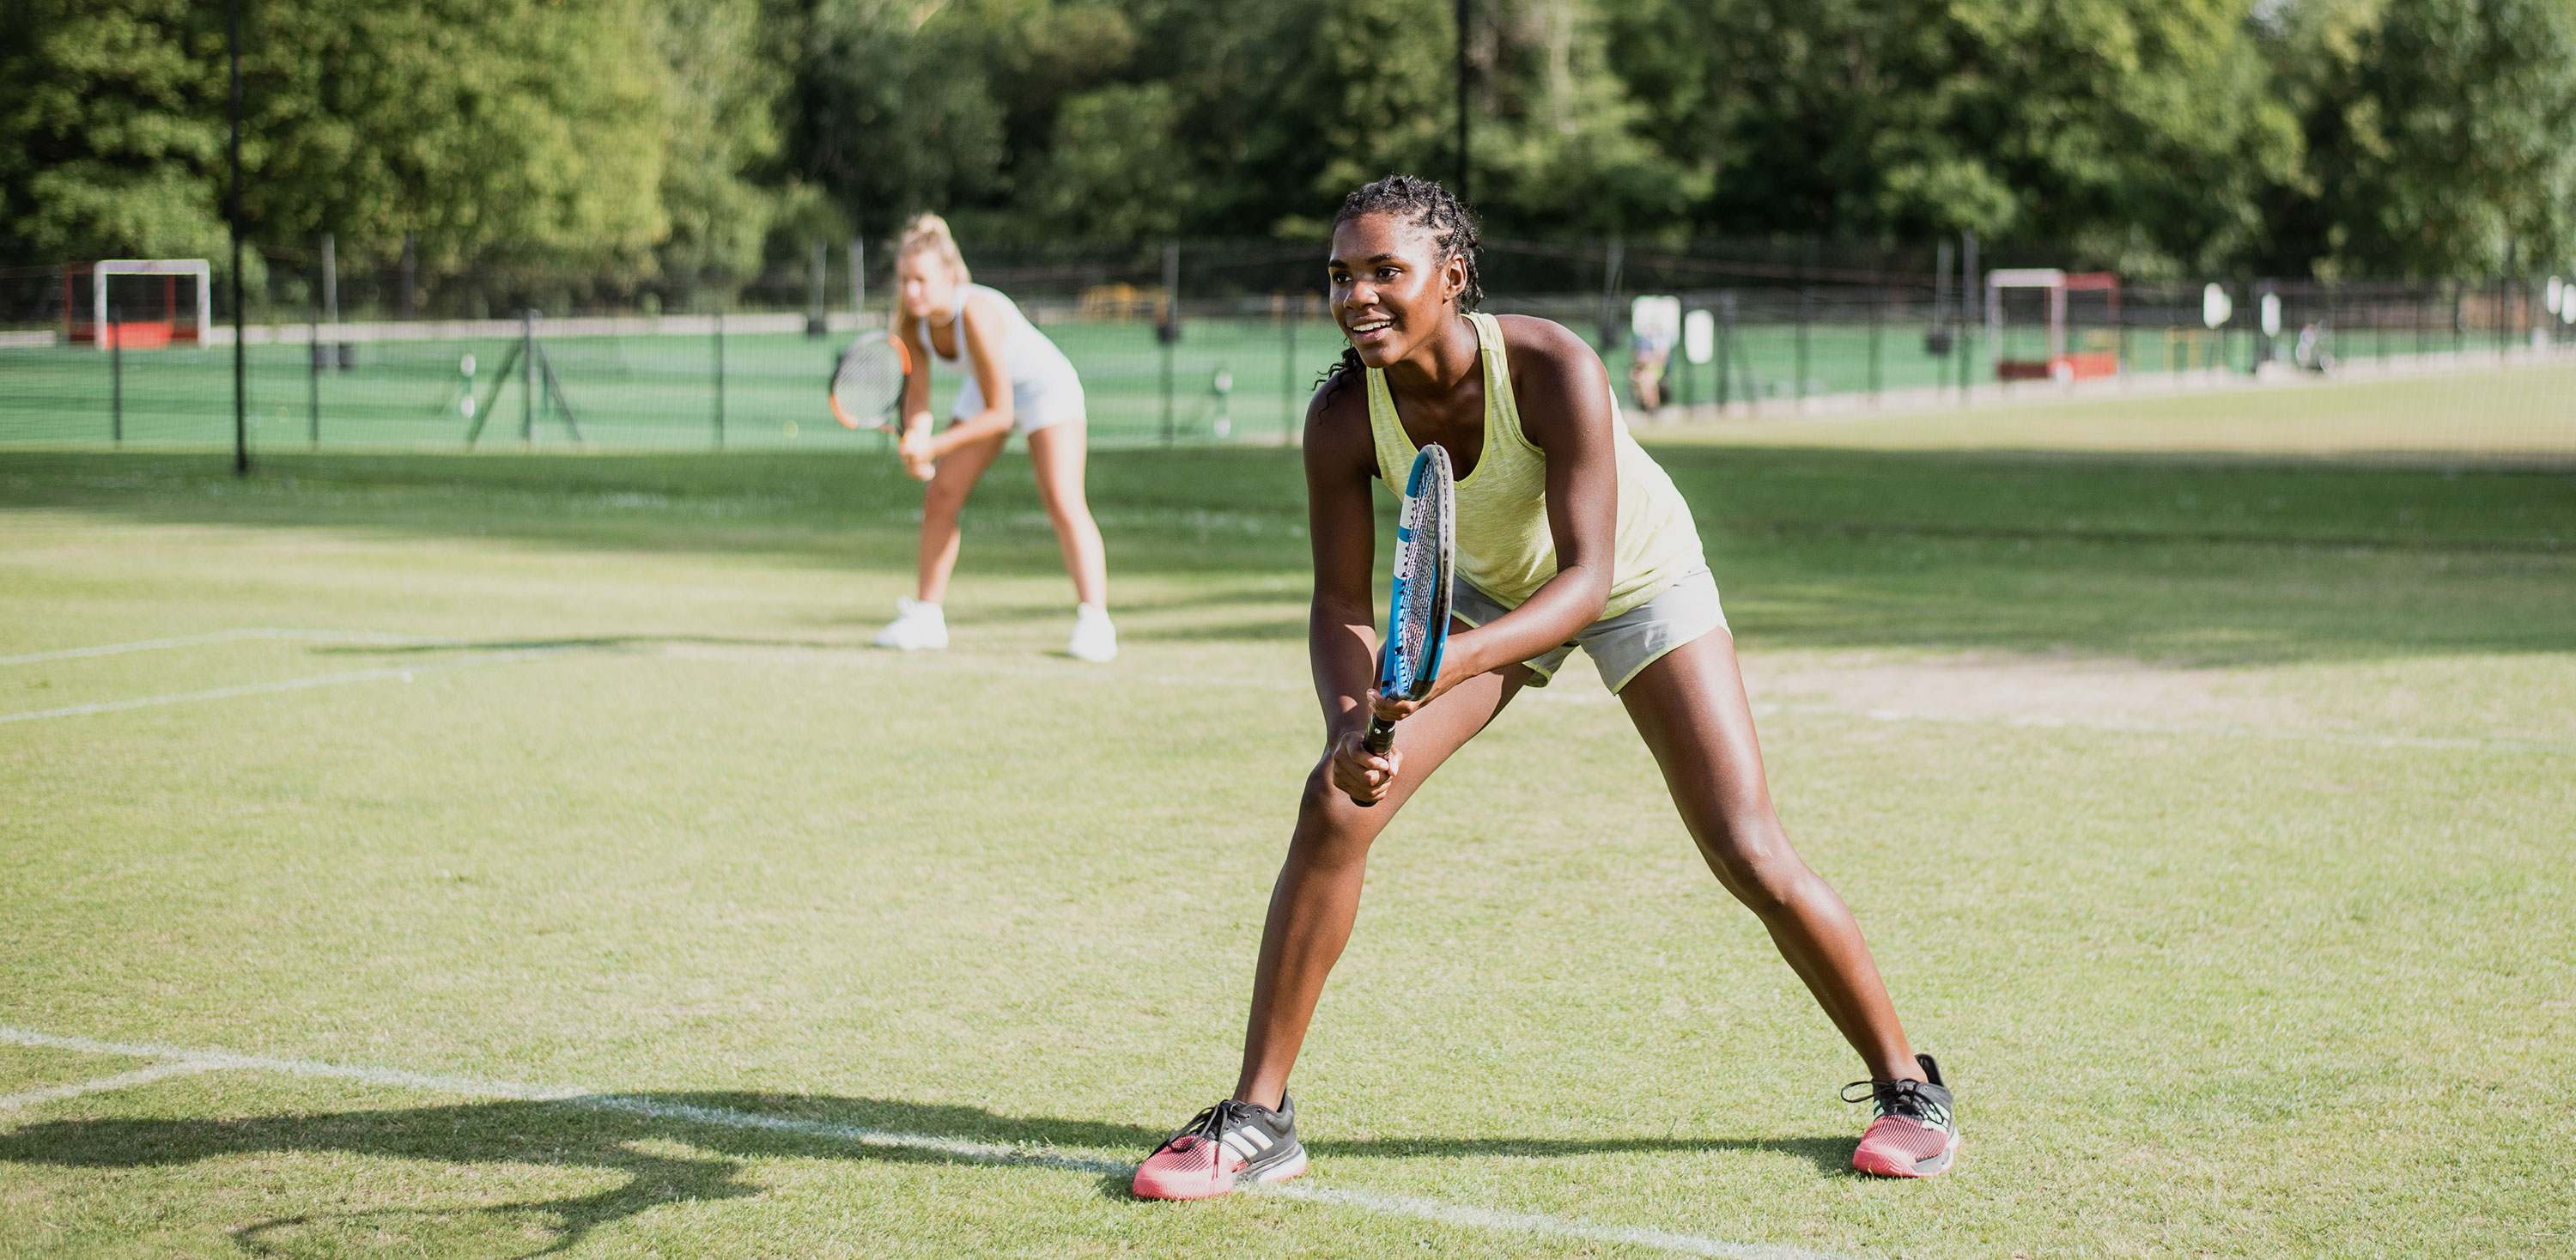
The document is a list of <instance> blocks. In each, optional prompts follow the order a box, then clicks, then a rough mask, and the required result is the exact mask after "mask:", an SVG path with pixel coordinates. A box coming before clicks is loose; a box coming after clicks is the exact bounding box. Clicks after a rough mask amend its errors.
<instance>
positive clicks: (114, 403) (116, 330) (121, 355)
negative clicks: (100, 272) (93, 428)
mask: <svg viewBox="0 0 2576 1260" xmlns="http://www.w3.org/2000/svg"><path fill="white" fill-rule="evenodd" d="M98 282H99V283H100V284H105V283H107V279H106V277H104V276H102V277H100V278H99V281H98ZM107 436H108V440H109V441H110V442H112V443H114V444H115V445H116V446H118V447H123V446H124V445H125V312H124V310H123V309H122V308H120V307H115V306H111V307H109V308H107Z"/></svg>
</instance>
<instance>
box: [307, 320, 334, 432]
mask: <svg viewBox="0 0 2576 1260" xmlns="http://www.w3.org/2000/svg"><path fill="white" fill-rule="evenodd" d="M305 309H306V310H307V311H309V312H310V315H309V317H308V318H307V319H306V320H305V332H306V334H307V337H308V339H309V340H310V341H311V342H312V344H311V345H308V346H306V347H305V349H306V350H309V351H311V353H309V354H307V355H305V356H304V359H305V362H306V363H308V364H310V365H311V367H312V370H311V371H308V372H306V373H305V374H304V418H305V423H306V425H307V426H308V428H309V433H308V439H309V440H310V441H311V442H312V445H313V449H315V450H317V451H318V450H320V449H322V356H323V355H324V354H326V353H328V351H326V350H324V349H323V347H322V308H321V307H320V306H318V305H313V304H310V303H308V304H307V305H306V308H305Z"/></svg>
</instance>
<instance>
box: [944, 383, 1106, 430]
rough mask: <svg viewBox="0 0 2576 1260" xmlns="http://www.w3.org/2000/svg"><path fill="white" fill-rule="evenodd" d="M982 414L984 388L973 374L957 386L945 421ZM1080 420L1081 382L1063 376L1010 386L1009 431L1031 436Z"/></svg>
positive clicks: (1081, 409) (965, 418) (964, 418)
mask: <svg viewBox="0 0 2576 1260" xmlns="http://www.w3.org/2000/svg"><path fill="white" fill-rule="evenodd" d="M983 411H984V387H983V385H982V384H981V383H979V382H978V381H976V379H975V378H974V376H973V375H971V374H970V375H968V376H967V378H966V383H965V384H963V385H960V386H958V387H957V401H956V403H955V404H954V405H952V406H950V407H949V409H948V418H949V420H951V421H952V422H953V421H958V420H972V419H974V418H975V417H976V416H978V415H981V414H983ZM1082 418H1083V403H1082V380H1081V378H1079V377H1076V376H1073V375H1072V374H1070V373H1068V374H1066V375H1065V376H1064V377H1063V379H1061V380H1052V381H1029V382H1027V383H1025V384H1024V383H1021V382H1017V381H1014V382H1012V384H1011V432H1013V433H1019V434H1029V433H1035V432H1037V431H1038V430H1040V429H1043V428H1045V427H1047V426H1048V425H1051V424H1063V423H1064V422H1065V421H1067V420H1080V419H1082Z"/></svg>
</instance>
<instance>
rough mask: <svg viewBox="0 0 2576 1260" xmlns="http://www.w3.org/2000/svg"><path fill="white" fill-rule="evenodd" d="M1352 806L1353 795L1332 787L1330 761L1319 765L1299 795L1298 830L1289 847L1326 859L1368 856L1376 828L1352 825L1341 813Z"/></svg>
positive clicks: (1375, 834) (1374, 838) (1375, 836)
mask: <svg viewBox="0 0 2576 1260" xmlns="http://www.w3.org/2000/svg"><path fill="white" fill-rule="evenodd" d="M1349 805H1350V798H1348V797H1346V796H1344V795H1342V790H1341V789H1340V788H1337V787H1334V786H1333V773H1332V766H1331V763H1330V762H1326V763H1324V764H1320V765H1317V766H1316V767H1315V769H1314V772H1313V773H1311V774H1309V775H1307V776H1306V785H1305V790H1304V791H1303V792H1301V793H1300V794H1299V796H1298V798H1297V831H1296V834H1295V835H1294V836H1293V837H1291V838H1290V840H1289V845H1290V847H1291V848H1293V849H1295V850H1297V851H1299V852H1301V853H1304V854H1306V855H1308V856H1309V857H1311V858H1316V859H1322V860H1327V861H1329V860H1335V859H1340V860H1357V859H1365V858H1366V857H1367V856H1368V851H1369V845H1370V844H1371V843H1372V842H1373V841H1375V840H1376V839H1377V829H1376V828H1374V827H1369V828H1358V827H1353V826H1352V825H1351V820H1350V819H1348V818H1345V817H1342V816H1341V815H1342V814H1343V812H1344V811H1345V810H1346V809H1347V808H1348V807H1349ZM1378 808H1380V809H1384V808H1386V806H1383V805H1381V806H1379V807H1378Z"/></svg>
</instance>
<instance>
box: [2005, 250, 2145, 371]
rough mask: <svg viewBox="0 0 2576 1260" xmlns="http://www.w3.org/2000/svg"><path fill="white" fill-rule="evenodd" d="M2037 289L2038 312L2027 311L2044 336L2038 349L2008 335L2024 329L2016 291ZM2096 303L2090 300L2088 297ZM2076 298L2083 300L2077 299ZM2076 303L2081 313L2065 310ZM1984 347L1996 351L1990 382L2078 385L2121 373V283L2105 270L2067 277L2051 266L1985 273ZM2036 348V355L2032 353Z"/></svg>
mask: <svg viewBox="0 0 2576 1260" xmlns="http://www.w3.org/2000/svg"><path fill="white" fill-rule="evenodd" d="M2027 289H2037V290H2040V296H2041V298H2042V301H2041V303H2040V305H2041V306H2042V308H2043V309H2042V310H2040V311H2038V312H2032V314H2035V315H2036V316H2037V321H2036V322H2038V323H2040V324H2041V325H2042V326H2043V328H2044V331H2045V334H2046V335H2045V337H2044V339H2043V341H2042V343H2041V345H2040V346H2038V347H2032V346H2030V345H2029V344H2027V342H2028V339H2027V338H2015V337H2014V336H2012V334H2014V333H2016V332H2018V331H2020V330H2021V329H2022V328H2024V327H2026V325H2024V324H2021V323H2019V322H2017V321H2013V320H2008V319H2007V318H2006V315H2007V313H2008V312H2007V309H2006V308H2007V307H2012V308H2013V310H2012V311H2011V312H2010V313H2012V314H2022V313H2023V312H2022V311H2021V310H2020V308H2021V307H2022V306H2023V305H2024V303H2021V302H2015V301H2011V300H2009V299H2010V297H2011V296H2012V295H2013V291H2015V290H2027ZM2096 294H2098V295H2100V298H2101V300H2100V301H2098V302H2097V301H2095V300H2093V295H2096ZM2077 295H2083V296H2082V297H2080V298H2079V297H2078V296H2077ZM2079 301H2080V302H2081V303H2082V304H2083V306H2084V307H2085V309H2084V310H2083V311H2082V312H2080V313H2078V312H2073V311H2071V310H2070V308H2071V307H2073V306H2074V305H2076V303H2077V302H2079ZM1986 342H1987V344H1988V345H1991V346H1993V347H1994V348H1995V379H1997V380H2002V381H2058V382H2061V383H2062V382H2066V381H2078V380H2083V379H2085V378H2087V377H2095V376H2117V375H2119V374H2120V278H2119V277H2118V276H2116V275H2113V274H2111V273H2110V272H2107V271H2084V272H2068V271H2060V270H2058V269H2057V268H2055V267H2009V268H2002V269H1998V270H1995V271H1990V272H1987V273H1986ZM2034 349H2036V350H2037V351H2038V353H2037V354H2033V353H2032V351H2033V350H2034Z"/></svg>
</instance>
